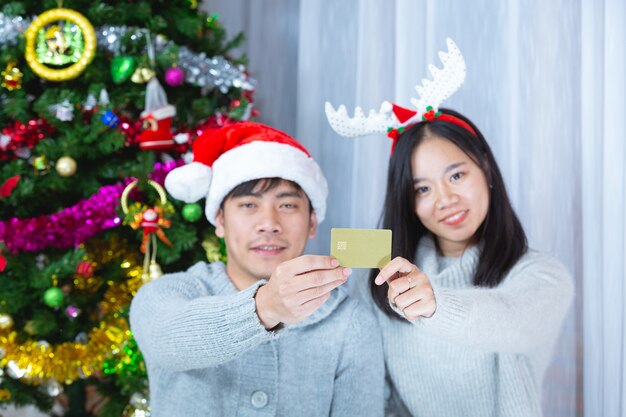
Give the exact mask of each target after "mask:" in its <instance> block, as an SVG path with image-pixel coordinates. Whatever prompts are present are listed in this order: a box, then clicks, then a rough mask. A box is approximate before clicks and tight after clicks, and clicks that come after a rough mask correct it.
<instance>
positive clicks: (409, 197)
mask: <svg viewBox="0 0 626 417" xmlns="http://www.w3.org/2000/svg"><path fill="white" fill-rule="evenodd" d="M440 110H441V111H442V112H443V113H446V114H450V115H452V116H455V117H457V118H459V119H461V120H463V121H465V122H466V123H467V124H469V125H470V126H471V127H472V129H474V131H475V132H476V136H474V135H473V134H472V133H471V132H470V131H468V130H467V129H465V128H463V127H461V126H459V125H456V124H454V123H450V122H444V121H441V120H437V119H435V120H433V121H430V122H421V123H417V124H415V125H413V126H412V127H410V128H409V129H407V130H406V131H405V132H404V134H402V136H400V138H399V139H398V142H397V144H396V147H395V150H394V152H393V155H392V156H391V160H390V161H389V171H388V175H387V193H386V196H385V204H384V207H383V214H382V216H381V220H382V227H383V228H384V229H391V230H392V232H393V244H392V254H393V255H392V256H393V257H396V256H402V257H403V258H406V259H408V260H413V258H414V256H415V251H416V249H417V245H418V242H419V241H420V239H421V238H422V237H423V236H425V235H427V234H429V233H430V232H429V231H428V229H426V227H425V226H424V225H423V224H422V223H421V222H420V220H419V218H418V217H417V215H416V214H415V190H414V186H413V174H412V170H411V157H412V155H413V150H414V149H415V148H416V147H417V146H418V145H420V144H421V143H422V142H423V141H424V139H425V138H427V137H429V136H430V137H432V136H436V137H439V138H442V139H446V140H449V141H450V142H452V143H453V144H454V145H455V146H457V147H458V148H459V149H461V150H462V151H463V152H465V153H466V154H467V155H468V156H469V157H470V158H472V160H473V161H474V162H476V164H478V166H480V167H481V168H482V169H483V172H484V173H485V177H486V178H487V181H488V183H489V184H490V198H489V208H488V210H487V217H486V218H485V221H484V222H483V224H482V225H481V226H480V227H479V228H478V230H477V231H476V235H475V236H474V243H475V244H480V247H481V252H480V257H479V260H478V265H477V267H476V271H475V273H474V278H473V283H474V285H475V286H480V287H495V286H496V285H498V284H500V282H501V281H502V280H503V279H504V276H505V275H506V273H507V272H508V271H509V269H511V267H512V266H513V265H514V264H515V263H516V262H517V261H518V260H519V258H520V257H521V256H522V255H523V254H524V253H526V251H527V250H528V241H527V239H526V234H525V233H524V229H523V228H522V225H521V223H520V221H519V219H518V218H517V215H516V214H515V211H514V210H513V207H511V202H510V201H509V197H508V195H507V192H506V187H505V186H504V180H503V179H502V174H501V173H500V169H499V168H498V164H497V163H496V160H495V159H494V157H493V154H492V152H491V149H490V148H489V145H488V144H487V141H485V138H484V136H483V135H482V133H481V132H480V131H479V130H478V128H477V127H476V126H475V125H474V124H473V123H472V122H471V121H470V120H469V119H467V118H466V117H465V116H463V115H461V114H459V113H458V112H456V111H454V110H450V109H440ZM377 274H378V270H372V271H371V272H370V290H371V292H372V296H373V297H374V301H375V302H376V304H377V305H378V307H379V308H381V309H382V310H383V311H384V312H385V313H386V314H387V315H388V316H390V317H394V318H399V316H398V315H397V314H396V313H395V312H394V311H393V310H392V309H391V308H390V307H389V304H388V302H387V289H388V286H387V284H383V285H380V286H378V285H376V284H374V279H375V278H376V275H377Z"/></svg>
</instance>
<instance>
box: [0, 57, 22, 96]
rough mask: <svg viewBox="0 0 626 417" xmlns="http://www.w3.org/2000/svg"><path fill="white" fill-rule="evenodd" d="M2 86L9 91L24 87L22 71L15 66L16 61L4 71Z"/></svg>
mask: <svg viewBox="0 0 626 417" xmlns="http://www.w3.org/2000/svg"><path fill="white" fill-rule="evenodd" d="M1 75H2V86H3V87H4V88H6V89H7V90H9V91H13V90H19V89H20V88H22V77H23V76H24V74H22V71H20V69H19V68H18V67H16V66H15V63H10V64H8V65H7V68H6V69H5V70H4V71H2V74H1Z"/></svg>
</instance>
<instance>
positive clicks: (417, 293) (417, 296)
mask: <svg viewBox="0 0 626 417" xmlns="http://www.w3.org/2000/svg"><path fill="white" fill-rule="evenodd" d="M424 297H425V292H424V291H422V290H420V289H419V288H412V289H410V290H409V291H406V292H403V293H401V294H399V295H398V296H397V297H395V298H394V304H395V305H397V306H398V308H399V309H401V310H404V309H405V308H407V307H408V306H410V305H411V304H413V303H417V302H420V301H421V300H422V299H423V298H424Z"/></svg>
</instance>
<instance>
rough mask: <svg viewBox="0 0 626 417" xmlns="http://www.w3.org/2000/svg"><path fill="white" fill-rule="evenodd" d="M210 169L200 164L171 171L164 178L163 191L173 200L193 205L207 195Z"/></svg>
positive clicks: (192, 164)
mask: <svg viewBox="0 0 626 417" xmlns="http://www.w3.org/2000/svg"><path fill="white" fill-rule="evenodd" d="M211 176H212V172H211V168H209V167H208V166H207V165H205V164H202V163H200V162H192V163H190V164H188V165H184V166H182V167H179V168H176V169H174V170H172V171H171V172H170V173H169V174H167V177H165V189H166V190H167V192H168V193H170V194H171V195H172V196H173V197H174V198H177V199H178V200H182V201H184V202H185V203H194V202H196V201H198V200H200V199H201V198H204V197H206V196H207V194H208V193H209V186H210V185H211Z"/></svg>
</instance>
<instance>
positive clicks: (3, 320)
mask: <svg viewBox="0 0 626 417" xmlns="http://www.w3.org/2000/svg"><path fill="white" fill-rule="evenodd" d="M11 327H13V317H11V316H10V315H8V314H0V330H9V329H10V328H11Z"/></svg>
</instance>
